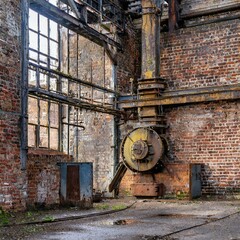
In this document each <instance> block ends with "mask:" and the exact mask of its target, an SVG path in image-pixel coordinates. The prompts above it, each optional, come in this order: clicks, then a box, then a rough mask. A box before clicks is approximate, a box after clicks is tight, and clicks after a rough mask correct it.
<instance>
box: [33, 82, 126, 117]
mask: <svg viewBox="0 0 240 240" xmlns="http://www.w3.org/2000/svg"><path fill="white" fill-rule="evenodd" d="M29 95H30V96H36V97H39V98H42V99H48V100H52V101H56V102H59V103H63V104H68V105H70V106H74V107H79V108H83V109H87V110H91V111H96V112H102V113H108V114H111V115H115V116H120V115H121V114H123V111H120V110H117V109H113V108H111V107H105V106H102V105H100V104H99V105H97V104H92V103H88V102H86V101H82V100H80V99H77V98H73V97H68V96H65V95H63V94H61V93H56V92H49V91H47V90H44V89H39V88H36V87H32V88H29Z"/></svg>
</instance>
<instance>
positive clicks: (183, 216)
mask: <svg viewBox="0 0 240 240" xmlns="http://www.w3.org/2000/svg"><path fill="white" fill-rule="evenodd" d="M157 217H169V218H189V217H196V215H193V214H167V213H163V214H158V215H157Z"/></svg>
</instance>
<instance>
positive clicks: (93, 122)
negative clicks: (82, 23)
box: [62, 32, 115, 195]
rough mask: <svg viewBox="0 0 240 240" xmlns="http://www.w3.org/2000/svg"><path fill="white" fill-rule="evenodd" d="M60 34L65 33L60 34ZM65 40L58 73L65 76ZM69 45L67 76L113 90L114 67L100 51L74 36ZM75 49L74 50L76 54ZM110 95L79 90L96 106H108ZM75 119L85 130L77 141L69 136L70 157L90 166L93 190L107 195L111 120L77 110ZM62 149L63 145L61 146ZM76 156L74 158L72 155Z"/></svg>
mask: <svg viewBox="0 0 240 240" xmlns="http://www.w3.org/2000/svg"><path fill="white" fill-rule="evenodd" d="M63 34H66V33H65V32H63ZM65 40H66V39H65V38H63V66H62V70H63V71H64V72H67V71H68V69H67V61H68V59H67V41H65ZM70 42H71V45H70V54H69V55H70V59H69V61H70V68H69V72H70V74H71V75H72V76H74V77H78V78H79V79H82V80H84V81H88V82H92V83H94V84H97V85H99V86H102V87H106V88H109V89H114V81H115V80H114V66H113V63H112V62H111V60H110V58H109V56H108V55H107V53H106V51H105V50H104V48H103V47H101V46H99V45H97V44H95V43H93V42H91V41H90V40H88V39H86V38H84V37H81V36H79V37H77V35H76V34H72V35H71V37H70ZM76 46H78V51H77V50H76V49H77V47H76ZM73 90H74V91H75V92H76V93H77V92H79V90H78V89H73ZM111 95H112V94H106V93H105V94H104V93H103V92H100V91H96V90H94V91H92V90H91V88H89V87H82V88H81V96H82V97H84V98H90V99H91V98H92V97H93V100H96V101H98V102H103V101H105V102H106V103H110V102H111V101H112V99H110V96H111ZM103 105H104V104H103ZM105 106H107V105H105ZM73 117H74V116H73ZM78 119H79V122H78V124H80V125H81V126H83V127H84V128H85V129H81V130H80V131H79V134H78V135H79V136H78V138H76V133H75V132H73V131H72V132H71V133H70V136H71V137H70V145H71V147H70V154H72V155H73V156H75V157H74V161H75V162H92V163H93V188H94V189H95V190H96V191H101V192H105V191H108V185H109V183H110V181H111V179H112V176H113V170H114V162H115V159H114V151H115V150H114V117H113V116H111V115H109V114H105V113H99V112H94V111H89V110H85V109H81V110H80V111H79V117H78ZM72 122H74V121H72ZM75 124H76V122H75ZM64 145H66V143H65V142H64ZM64 149H65V146H64ZM77 152H78V154H76V153H77ZM77 155H78V156H77ZM107 195H108V194H107Z"/></svg>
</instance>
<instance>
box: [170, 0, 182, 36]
mask: <svg viewBox="0 0 240 240" xmlns="http://www.w3.org/2000/svg"><path fill="white" fill-rule="evenodd" d="M168 6H169V7H168V31H169V32H173V31H174V30H175V29H176V28H177V27H178V21H179V17H180V13H179V10H180V6H179V0H169V5H168Z"/></svg>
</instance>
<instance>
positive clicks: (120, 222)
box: [95, 219, 139, 226]
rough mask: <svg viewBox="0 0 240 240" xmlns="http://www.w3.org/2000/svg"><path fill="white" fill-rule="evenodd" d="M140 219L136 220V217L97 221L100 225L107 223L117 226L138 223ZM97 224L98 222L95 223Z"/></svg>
mask: <svg viewBox="0 0 240 240" xmlns="http://www.w3.org/2000/svg"><path fill="white" fill-rule="evenodd" d="M138 222H139V221H137V220H135V219H119V220H115V221H113V220H106V221H101V222H97V224H98V225H107V226H116V225H120V226H122V225H131V224H135V223H138ZM95 224H96V223H95Z"/></svg>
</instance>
